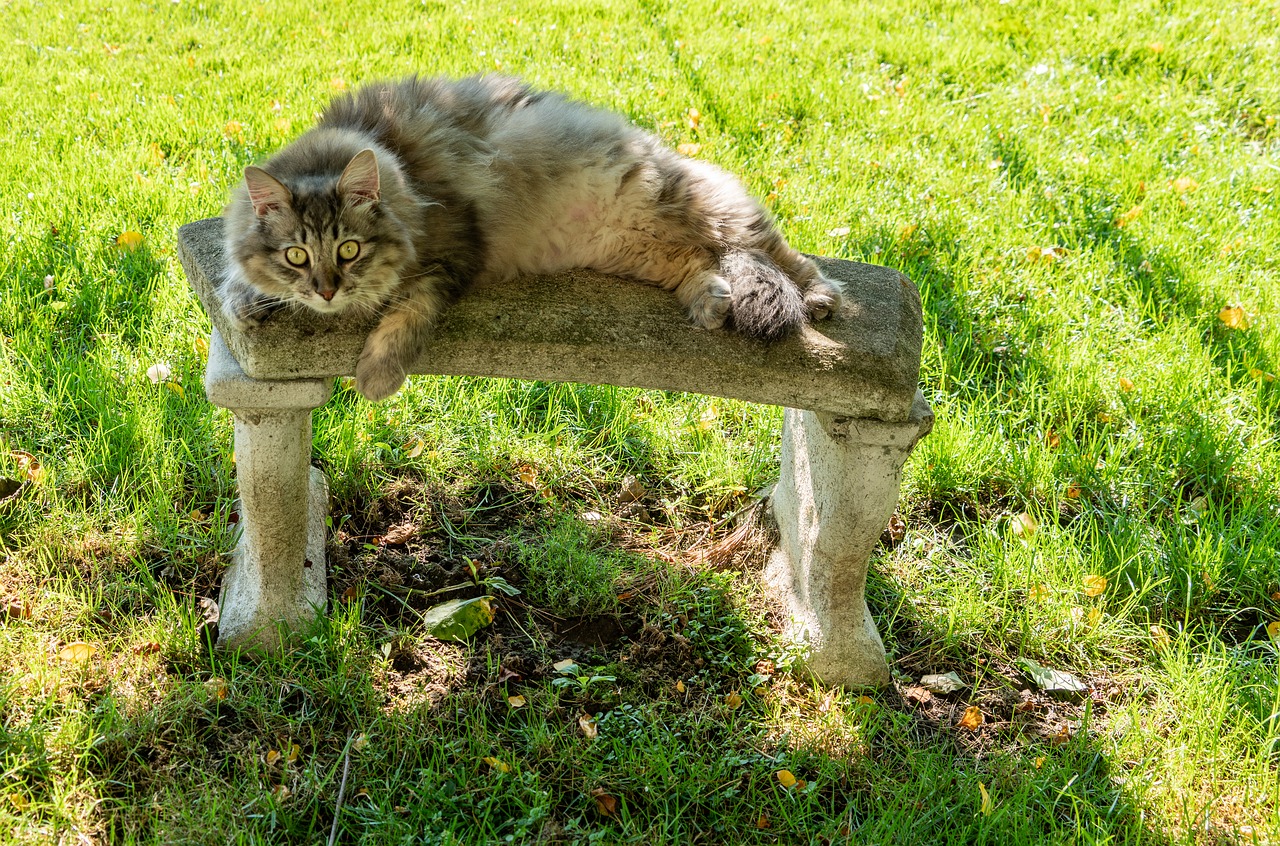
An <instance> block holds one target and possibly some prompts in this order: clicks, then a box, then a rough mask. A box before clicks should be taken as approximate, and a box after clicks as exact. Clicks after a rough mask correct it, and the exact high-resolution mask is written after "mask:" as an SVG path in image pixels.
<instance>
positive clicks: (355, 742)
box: [351, 732, 369, 752]
mask: <svg viewBox="0 0 1280 846" xmlns="http://www.w3.org/2000/svg"><path fill="white" fill-rule="evenodd" d="M368 745H369V735H367V734H365V733H364V732H360V733H359V734H357V735H356V736H355V737H353V738H351V748H352V749H354V750H355V751H357V752H359V751H360V750H361V749H364V748H365V747H366V746H368Z"/></svg>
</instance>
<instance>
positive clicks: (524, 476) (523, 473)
mask: <svg viewBox="0 0 1280 846" xmlns="http://www.w3.org/2000/svg"><path fill="white" fill-rule="evenodd" d="M516 476H517V477H519V479H520V481H522V482H524V483H525V484H526V485H528V486H529V487H531V488H533V487H537V486H538V471H537V470H535V469H534V468H533V467H531V466H530V465H528V464H521V465H520V466H519V467H517V468H516Z"/></svg>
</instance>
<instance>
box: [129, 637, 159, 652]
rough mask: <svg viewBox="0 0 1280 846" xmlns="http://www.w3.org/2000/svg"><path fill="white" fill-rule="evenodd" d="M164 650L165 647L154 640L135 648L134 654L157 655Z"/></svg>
mask: <svg viewBox="0 0 1280 846" xmlns="http://www.w3.org/2000/svg"><path fill="white" fill-rule="evenodd" d="M162 648H163V647H162V646H160V644H158V643H156V642H155V641H154V640H152V641H148V642H146V643H140V644H138V645H137V646H135V647H134V648H133V654H134V655H155V654H156V653H157V652H159V651H160V650H161V649H162Z"/></svg>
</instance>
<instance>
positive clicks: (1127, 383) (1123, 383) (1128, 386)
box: [1119, 376, 1133, 394]
mask: <svg viewBox="0 0 1280 846" xmlns="http://www.w3.org/2000/svg"><path fill="white" fill-rule="evenodd" d="M1119 382H1120V390H1122V391H1124V392H1125V393H1126V394H1127V393H1129V392H1130V391H1132V390H1133V380H1132V379H1128V378H1126V377H1124V376H1121V377H1120V380H1119Z"/></svg>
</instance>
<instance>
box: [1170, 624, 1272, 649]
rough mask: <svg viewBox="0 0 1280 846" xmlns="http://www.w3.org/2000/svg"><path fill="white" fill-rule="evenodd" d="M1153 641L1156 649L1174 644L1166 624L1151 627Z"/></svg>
mask: <svg viewBox="0 0 1280 846" xmlns="http://www.w3.org/2000/svg"><path fill="white" fill-rule="evenodd" d="M1277 633H1280V627H1277ZM1151 642H1152V643H1153V644H1155V647H1156V649H1159V650H1162V651H1163V650H1165V649H1168V648H1170V647H1171V646H1173V638H1171V637H1169V633H1168V632H1167V631H1165V628H1164V626H1152V627H1151Z"/></svg>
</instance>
